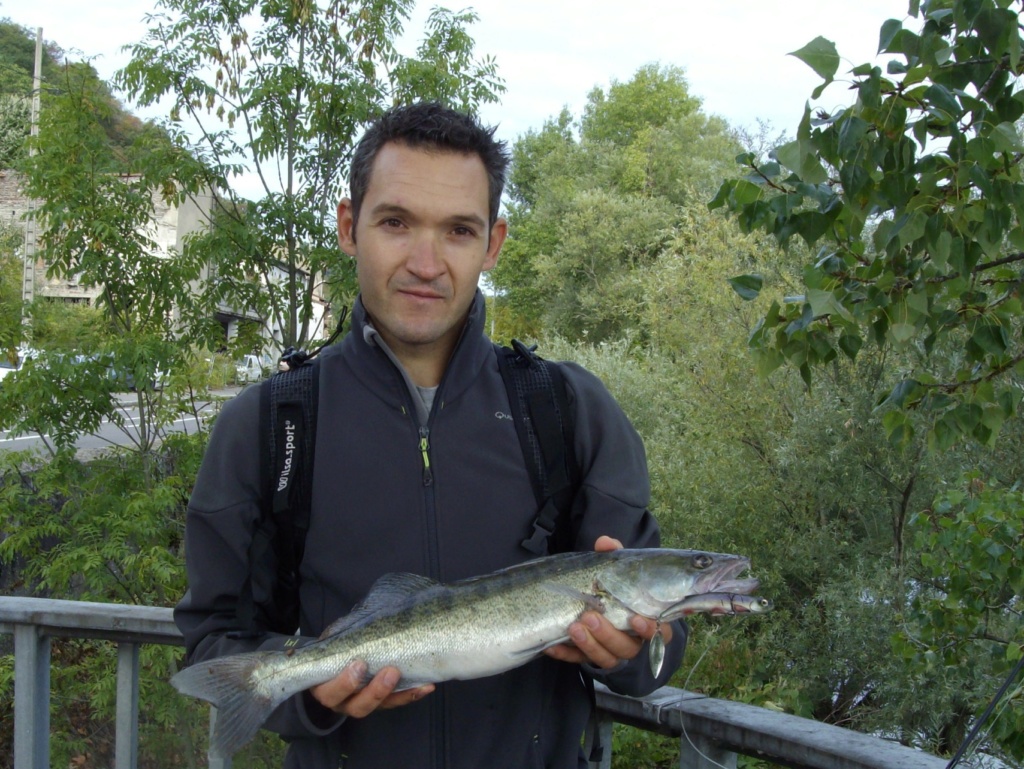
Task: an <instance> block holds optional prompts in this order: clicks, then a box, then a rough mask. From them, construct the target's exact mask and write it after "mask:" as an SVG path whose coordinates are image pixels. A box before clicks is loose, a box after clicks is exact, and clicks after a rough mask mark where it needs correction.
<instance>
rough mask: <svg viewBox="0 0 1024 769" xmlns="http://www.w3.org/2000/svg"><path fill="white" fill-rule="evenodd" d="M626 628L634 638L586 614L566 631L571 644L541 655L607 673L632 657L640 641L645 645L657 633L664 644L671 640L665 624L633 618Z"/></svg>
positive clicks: (603, 620) (638, 647)
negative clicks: (589, 665) (598, 668)
mask: <svg viewBox="0 0 1024 769" xmlns="http://www.w3.org/2000/svg"><path fill="white" fill-rule="evenodd" d="M630 627H631V628H632V631H633V633H634V634H635V635H632V634H630V633H625V632H623V631H621V630H617V629H616V628H615V627H614V626H613V625H612V624H611V623H610V622H608V620H607V619H605V618H604V617H602V616H601V615H600V614H596V613H594V612H587V613H586V614H584V615H583V616H582V617H580V620H579V622H576V623H573V624H572V625H571V626H570V627H569V638H570V639H572V644H559V645H558V646H552V647H551V648H549V649H546V650H545V652H544V653H545V654H547V656H549V657H551V658H552V659H556V660H560V661H562V662H572V663H575V664H577V665H579V664H584V663H588V664H591V665H594V666H595V667H600V668H603V669H605V670H609V669H611V668H614V667H616V666H617V665H619V663H621V662H622V661H623V660H631V659H633V658H634V657H636V655H637V654H639V652H640V649H641V648H643V643H644V641H649V640H650V639H652V638H653V637H654V636H655V634H656V633H658V632H660V633H661V635H662V637H663V638H664V639H665V643H668V642H669V641H671V640H672V626H671V625H670V624H668V623H665V624H663V625H661V626H660V627H659V625H658V623H657V622H655V621H653V620H650V619H647V618H645V617H640V616H636V617H633V618H632V619H631V620H630Z"/></svg>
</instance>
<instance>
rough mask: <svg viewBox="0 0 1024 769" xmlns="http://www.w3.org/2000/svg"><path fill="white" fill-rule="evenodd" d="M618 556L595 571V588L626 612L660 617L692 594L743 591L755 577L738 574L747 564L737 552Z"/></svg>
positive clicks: (661, 551)
mask: <svg viewBox="0 0 1024 769" xmlns="http://www.w3.org/2000/svg"><path fill="white" fill-rule="evenodd" d="M616 552H617V553H618V554H621V555H619V557H618V558H617V559H616V560H614V561H611V562H610V563H609V566H608V568H606V569H603V570H601V572H600V573H599V575H598V582H599V584H600V588H601V589H602V590H603V591H604V592H605V593H607V594H608V595H610V596H611V597H612V598H614V599H615V600H617V601H619V602H620V603H621V604H623V605H624V606H626V607H627V608H628V609H629V610H630V611H632V612H634V613H636V614H641V615H643V616H645V617H653V618H657V617H662V616H664V615H665V614H666V612H668V611H669V610H670V609H671V608H672V607H674V606H676V605H677V604H679V603H680V602H682V601H683V600H684V599H685V598H687V597H688V596H691V595H697V594H700V593H713V592H730V593H739V594H746V593H749V592H751V591H753V590H755V589H756V588H757V586H758V582H757V580H756V579H737V577H738V576H739V575H740V574H742V573H743V572H744V571H745V570H746V569H747V568H749V566H750V560H749V559H748V558H746V557H744V556H740V555H730V554H728V553H709V552H705V551H703V550H668V549H658V550H650V551H644V550H619V551H616Z"/></svg>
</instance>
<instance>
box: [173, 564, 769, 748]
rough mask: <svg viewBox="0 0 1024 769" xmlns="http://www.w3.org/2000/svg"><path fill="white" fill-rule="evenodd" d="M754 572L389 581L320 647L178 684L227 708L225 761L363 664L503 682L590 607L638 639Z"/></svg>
mask: <svg viewBox="0 0 1024 769" xmlns="http://www.w3.org/2000/svg"><path fill="white" fill-rule="evenodd" d="M748 566H749V561H748V560H747V559H746V558H744V557H742V556H737V555H728V554H722V553H707V552H704V551H698V550H670V549H659V548H652V549H645V550H625V549H623V550H614V551H611V552H603V553H596V552H595V553H563V554H560V555H554V556H548V557H546V558H539V559H537V560H534V561H529V562H527V563H524V564H519V565H516V566H511V567H509V568H507V569H502V570H500V571H497V572H494V573H492V574H488V575H484V576H482V577H473V578H471V579H467V580H463V581H461V582H455V583H452V584H450V585H442V584H439V583H437V582H433V581H432V580H429V579H426V578H424V577H421V576H416V575H410V574H407V575H396V574H390V575H385V576H384V577H382V578H381V579H380V580H378V581H377V583H375V584H374V586H373V588H371V590H370V592H369V594H368V595H367V597H366V598H365V599H364V600H363V602H362V603H361V604H360V605H359V606H357V607H356V608H355V609H353V611H352V612H351V613H349V614H348V615H346V616H345V617H342V618H341V619H339V620H338V621H337V622H335V623H332V624H331V625H330V626H329V627H328V628H327V629H326V630H325V631H324V633H323V635H321V637H320V638H319V639H318V640H317V641H315V642H313V643H311V644H309V645H307V646H302V647H299V648H297V649H294V650H291V651H288V652H250V653H246V654H237V655H230V656H226V657H221V658H217V659H213V660H208V661H204V662H199V663H197V664H195V665H193V666H192V667H189V668H186V669H185V670H182V671H181V672H179V673H177V674H176V675H175V676H174V677H173V678H172V679H171V683H172V684H173V685H174V686H175V687H176V688H177V689H178V691H179V692H181V693H183V694H186V695H189V696H193V697H198V698H200V699H204V700H206V701H208V702H211V703H212V704H214V705H215V706H216V707H217V708H218V717H217V721H216V725H215V728H214V733H213V734H212V736H211V740H210V756H211V757H212V758H216V759H224V758H227V757H229V756H230V755H231V754H233V753H234V752H236V751H237V750H238V749H240V748H241V747H242V746H244V745H245V744H246V743H247V742H248V741H249V740H251V739H252V737H253V736H255V734H256V732H257V731H258V730H259V728H260V726H261V725H262V724H263V722H264V721H265V720H266V719H267V718H268V717H269V716H270V714H271V713H272V712H273V710H274V709H275V708H276V707H277V706H278V705H280V704H281V703H282V702H284V701H285V700H286V699H288V698H289V697H291V696H292V695H294V694H297V693H299V692H302V691H304V690H306V689H309V688H311V687H313V686H316V685H318V684H321V683H324V682H326V681H329V680H331V679H333V678H334V677H335V676H337V675H338V674H339V673H341V672H342V671H343V670H344V669H345V668H346V667H347V666H348V665H349V664H351V663H352V662H354V661H357V660H361V661H363V662H364V663H366V667H367V679H369V678H371V677H372V676H373V675H375V674H376V673H377V672H378V671H380V670H381V669H382V668H385V667H396V668H398V669H399V670H400V671H401V673H402V678H401V681H400V683H399V688H403V689H408V688H413V687H416V686H421V685H423V684H427V683H435V682H441V681H447V680H464V679H471V678H479V677H483V676H489V675H496V674H498V673H502V672H504V671H506V670H510V669H512V668H515V667H518V666H520V665H523V664H525V663H527V662H529V661H530V660H532V659H535V658H536V657H538V656H539V655H540V654H542V653H543V651H544V649H546V648H549V647H551V646H554V645H556V644H560V643H565V642H566V641H568V638H569V637H568V628H569V626H570V625H571V624H572V623H573V622H575V621H576V620H577V619H579V617H580V616H581V615H582V614H583V613H584V612H586V611H588V610H597V611H600V612H602V613H603V614H604V616H605V617H606V618H607V619H608V621H609V622H611V624H612V625H614V626H615V627H617V628H619V629H620V630H627V631H628V630H629V621H630V619H631V618H632V617H633V616H634V615H638V614H639V615H642V616H645V617H650V618H652V619H655V620H657V621H658V622H668V621H671V620H673V619H677V618H679V617H681V616H683V613H684V612H686V613H693V611H694V607H695V606H698V604H695V603H693V602H692V601H691V603H690V604H689V606H687V605H686V603H685V602H686V599H687V598H689V597H691V596H696V595H701V594H705V593H712V592H719V593H722V592H728V593H732V594H746V593H749V592H751V591H752V590H754V589H755V588H756V587H757V580H754V579H746V580H740V579H736V577H737V576H738V575H739V574H740V573H741V572H743V571H744V570H745V569H746V568H747V567H748ZM707 605H708V606H710V605H711V604H710V603H708V604H707ZM697 610H700V609H697ZM652 664H654V662H653V658H652ZM659 664H660V663H659Z"/></svg>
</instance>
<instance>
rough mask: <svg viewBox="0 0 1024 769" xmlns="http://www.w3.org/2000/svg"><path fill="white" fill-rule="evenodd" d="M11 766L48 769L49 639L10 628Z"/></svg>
mask: <svg viewBox="0 0 1024 769" xmlns="http://www.w3.org/2000/svg"><path fill="white" fill-rule="evenodd" d="M14 765H15V766H16V767H18V769H49V767H50V637H49V636H46V635H43V634H42V633H41V632H40V630H39V628H38V627H36V626H34V625H17V626H16V627H15V628H14Z"/></svg>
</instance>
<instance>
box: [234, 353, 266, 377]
mask: <svg viewBox="0 0 1024 769" xmlns="http://www.w3.org/2000/svg"><path fill="white" fill-rule="evenodd" d="M273 366H274V364H273V361H272V360H271V359H270V356H269V355H256V354H255V353H249V354H248V355H243V356H242V359H241V360H240V361H239V362H238V363H237V364H235V374H236V378H237V379H238V383H239V384H248V383H249V382H259V381H260V380H262V379H266V377H267V376H268V375H269V374H270V372H271V371H272V370H273Z"/></svg>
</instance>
